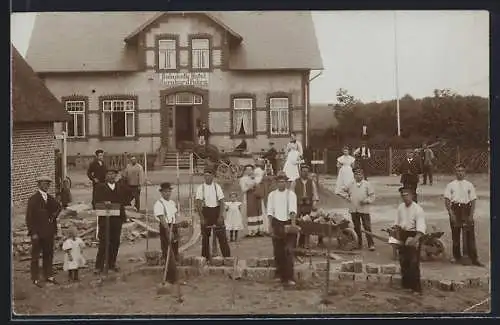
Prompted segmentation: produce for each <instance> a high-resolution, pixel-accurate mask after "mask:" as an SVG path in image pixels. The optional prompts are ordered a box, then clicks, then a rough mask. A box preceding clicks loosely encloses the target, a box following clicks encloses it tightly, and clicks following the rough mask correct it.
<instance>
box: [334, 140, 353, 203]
mask: <svg viewBox="0 0 500 325" xmlns="http://www.w3.org/2000/svg"><path fill="white" fill-rule="evenodd" d="M342 151H343V153H344V154H343V155H342V156H340V157H338V158H337V168H339V175H338V177H337V183H336V184H335V194H337V195H340V194H342V193H343V191H344V189H345V187H346V186H347V185H349V184H350V183H352V182H354V173H353V172H352V167H353V165H354V161H355V160H356V158H354V157H353V156H351V155H350V154H349V148H348V147H344V149H343V150H342Z"/></svg>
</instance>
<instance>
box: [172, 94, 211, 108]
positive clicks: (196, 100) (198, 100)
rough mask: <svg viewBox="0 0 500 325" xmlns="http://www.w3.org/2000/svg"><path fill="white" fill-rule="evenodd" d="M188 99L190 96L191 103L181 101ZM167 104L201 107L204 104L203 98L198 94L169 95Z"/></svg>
mask: <svg viewBox="0 0 500 325" xmlns="http://www.w3.org/2000/svg"><path fill="white" fill-rule="evenodd" d="M183 96H185V97H184V99H185V98H187V96H190V100H189V101H182V100H181V99H183ZM166 103H167V105H178V106H181V105H201V104H203V97H202V96H200V95H198V94H193V93H185V92H184V93H176V94H171V95H168V96H167V98H166Z"/></svg>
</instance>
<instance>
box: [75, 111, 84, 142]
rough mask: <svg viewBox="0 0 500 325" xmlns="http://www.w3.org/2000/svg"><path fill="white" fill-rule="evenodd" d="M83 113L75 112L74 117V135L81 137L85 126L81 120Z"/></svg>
mask: <svg viewBox="0 0 500 325" xmlns="http://www.w3.org/2000/svg"><path fill="white" fill-rule="evenodd" d="M83 118H84V115H83V114H75V115H74V119H75V120H76V130H75V131H76V133H75V136H77V137H83V135H84V128H85V124H84V123H85V122H84V120H83Z"/></svg>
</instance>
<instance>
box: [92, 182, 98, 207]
mask: <svg viewBox="0 0 500 325" xmlns="http://www.w3.org/2000/svg"><path fill="white" fill-rule="evenodd" d="M96 185H97V184H96V183H94V182H93V181H92V209H94V210H95V186H96Z"/></svg>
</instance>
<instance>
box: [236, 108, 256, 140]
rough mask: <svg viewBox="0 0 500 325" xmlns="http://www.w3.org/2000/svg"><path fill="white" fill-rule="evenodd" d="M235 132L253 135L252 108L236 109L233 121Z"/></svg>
mask: <svg viewBox="0 0 500 325" xmlns="http://www.w3.org/2000/svg"><path fill="white" fill-rule="evenodd" d="M233 123H234V124H233V130H234V134H237V135H251V134H253V123H252V110H249V109H236V110H234V121H233Z"/></svg>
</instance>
